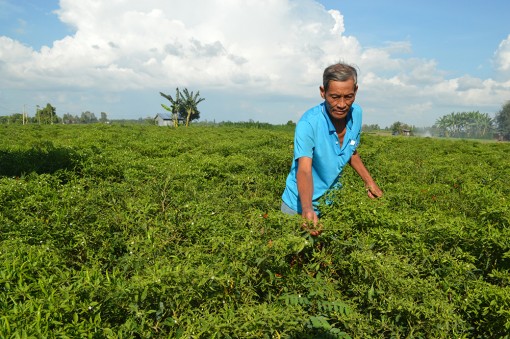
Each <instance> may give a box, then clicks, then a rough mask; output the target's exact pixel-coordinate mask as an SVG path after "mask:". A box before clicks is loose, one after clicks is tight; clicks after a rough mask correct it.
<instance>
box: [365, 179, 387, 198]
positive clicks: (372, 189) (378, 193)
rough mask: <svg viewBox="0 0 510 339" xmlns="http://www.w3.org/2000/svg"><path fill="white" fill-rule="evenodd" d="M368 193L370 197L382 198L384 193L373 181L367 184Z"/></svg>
mask: <svg viewBox="0 0 510 339" xmlns="http://www.w3.org/2000/svg"><path fill="white" fill-rule="evenodd" d="M365 188H366V190H367V195H368V197H369V198H370V199H376V198H380V197H382V195H383V191H382V190H381V189H380V188H379V186H377V184H376V183H375V182H372V183H370V184H368V185H366V186H365Z"/></svg>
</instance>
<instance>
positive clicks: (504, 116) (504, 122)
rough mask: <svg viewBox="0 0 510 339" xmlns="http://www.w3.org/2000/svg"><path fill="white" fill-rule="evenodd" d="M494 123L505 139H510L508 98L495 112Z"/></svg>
mask: <svg viewBox="0 0 510 339" xmlns="http://www.w3.org/2000/svg"><path fill="white" fill-rule="evenodd" d="M496 124H497V127H498V131H499V132H500V133H501V134H503V137H504V138H505V140H510V100H509V101H507V102H506V103H505V104H504V105H503V107H502V108H501V110H500V111H499V112H498V113H497V114H496Z"/></svg>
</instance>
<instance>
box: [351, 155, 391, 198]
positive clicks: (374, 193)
mask: <svg viewBox="0 0 510 339" xmlns="http://www.w3.org/2000/svg"><path fill="white" fill-rule="evenodd" d="M349 164H350V165H351V167H352V168H353V169H354V170H355V171H356V173H358V175H359V176H360V177H361V179H362V180H363V182H364V183H365V188H366V189H367V194H368V196H369V197H370V198H372V199H374V198H379V197H381V196H382V195H383V192H382V191H381V189H380V188H379V186H377V184H376V183H375V181H374V179H372V176H371V175H370V173H369V172H368V170H367V168H366V167H365V165H364V164H363V161H362V160H361V157H360V156H359V154H358V151H355V152H354V154H353V155H352V157H351V160H349Z"/></svg>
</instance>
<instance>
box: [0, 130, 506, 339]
mask: <svg viewBox="0 0 510 339" xmlns="http://www.w3.org/2000/svg"><path fill="white" fill-rule="evenodd" d="M292 140H293V129H292V127H283V126H282V127H277V126H267V125H260V124H256V123H254V124H237V125H236V124H228V125H223V126H221V125H220V126H218V125H216V126H191V127H189V128H178V129H173V128H165V127H156V126H140V125H99V124H98V125H88V126H87V125H81V126H78V125H76V126H67V125H66V126H64V125H47V126H38V125H28V126H21V125H19V126H15V125H3V126H0V141H1V142H0V337H2V338H21V337H59V338H66V337H68V338H77V337H89V338H132V337H138V338H229V337H231V338H307V337H309V338H381V337H385V338H500V337H505V336H506V337H507V338H508V333H510V272H509V270H510V184H509V183H510V144H508V143H480V142H474V141H465V140H456V141H455V140H439V139H430V138H412V137H407V138H406V137H384V136H375V135H363V136H362V143H361V146H360V149H359V151H360V154H361V156H362V158H363V159H364V161H365V164H366V165H367V167H368V168H369V169H370V171H371V173H372V176H373V177H374V178H375V180H376V181H377V182H378V184H379V186H380V187H381V188H382V189H383V191H384V192H385V195H384V197H383V198H381V199H379V200H370V199H368V198H367V196H366V194H365V191H364V189H363V183H362V182H361V181H360V180H359V178H358V177H356V175H355V173H354V171H353V170H352V169H351V168H347V169H346V172H345V175H344V177H343V179H342V182H343V184H344V188H343V189H342V190H341V191H339V192H337V193H336V194H335V195H334V196H333V197H331V198H332V199H333V201H334V204H333V205H332V206H330V207H328V208H327V209H326V210H325V211H324V216H323V218H322V219H321V222H322V224H323V227H324V232H323V233H322V234H321V235H320V236H318V237H316V238H313V237H311V236H310V235H308V234H306V233H305V232H304V231H302V229H301V220H300V217H299V216H296V217H290V216H286V215H283V214H282V213H281V212H280V211H279V207H280V196H281V193H282V190H283V188H284V184H285V177H286V175H287V173H288V170H289V167H290V162H291V158H292Z"/></svg>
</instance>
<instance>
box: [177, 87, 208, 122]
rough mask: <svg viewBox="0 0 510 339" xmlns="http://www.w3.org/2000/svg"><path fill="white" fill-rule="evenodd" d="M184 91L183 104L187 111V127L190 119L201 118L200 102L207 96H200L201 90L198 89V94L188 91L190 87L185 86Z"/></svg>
mask: <svg viewBox="0 0 510 339" xmlns="http://www.w3.org/2000/svg"><path fill="white" fill-rule="evenodd" d="M182 93H183V94H184V95H183V100H182V104H183V107H184V112H185V113H186V127H188V126H189V123H190V121H192V120H197V119H199V118H200V111H199V110H198V107H197V106H198V104H199V103H201V102H202V101H204V100H205V98H200V91H197V93H196V94H193V91H191V92H188V89H187V88H185V89H184V90H183V91H182Z"/></svg>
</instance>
